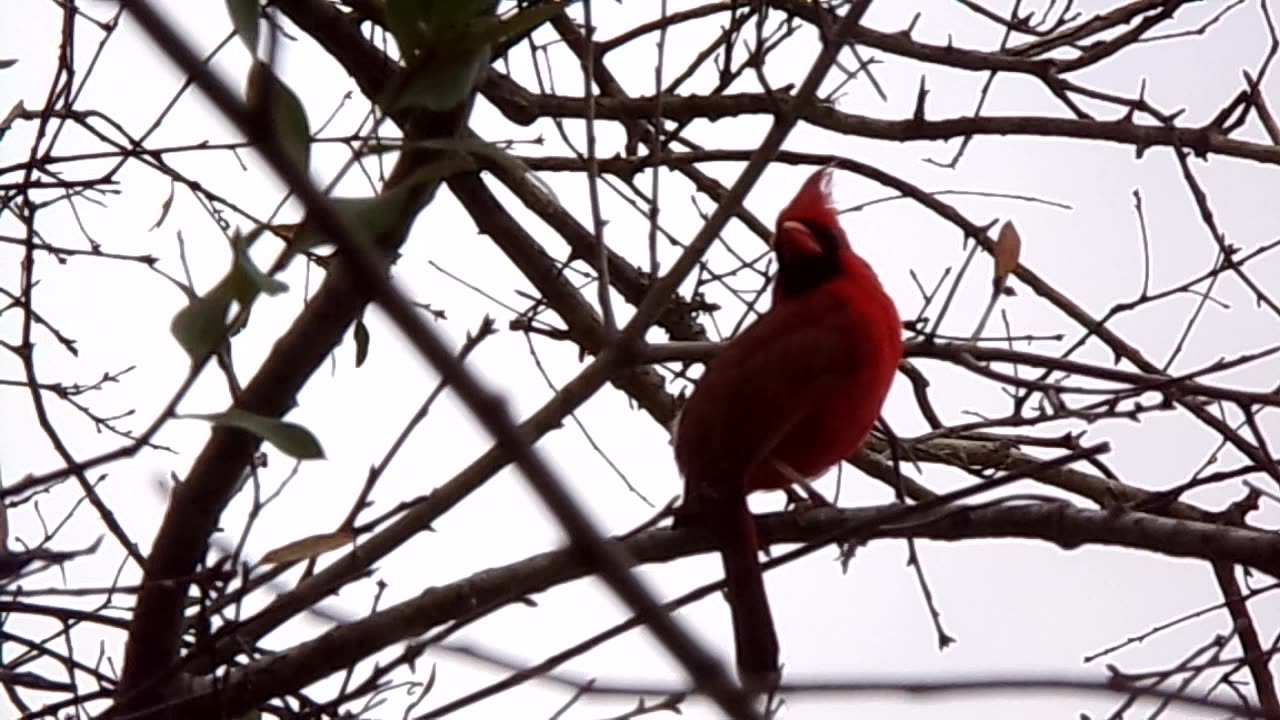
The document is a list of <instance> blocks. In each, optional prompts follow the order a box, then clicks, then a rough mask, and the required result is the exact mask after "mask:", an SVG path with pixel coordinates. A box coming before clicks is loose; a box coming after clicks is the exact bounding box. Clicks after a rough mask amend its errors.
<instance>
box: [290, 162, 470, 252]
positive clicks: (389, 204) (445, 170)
mask: <svg viewBox="0 0 1280 720" xmlns="http://www.w3.org/2000/svg"><path fill="white" fill-rule="evenodd" d="M474 169H475V163H474V162H472V161H471V160H470V158H467V157H466V156H460V155H459V156H452V157H445V158H441V159H440V160H437V161H435V162H433V163H430V164H428V165H425V166H423V167H421V168H418V170H416V171H415V172H414V174H413V175H411V176H410V177H409V179H407V180H405V181H404V182H402V183H400V184H399V185H397V186H396V187H394V188H392V189H390V190H385V191H383V192H381V193H379V194H377V195H373V196H370V197H359V198H331V199H330V202H331V203H333V209H334V210H335V211H337V213H338V215H340V216H341V217H342V218H343V219H345V220H346V221H347V224H348V225H349V226H350V227H351V228H352V229H353V230H355V231H356V232H358V233H360V235H361V236H362V237H364V238H366V239H371V238H376V237H378V236H379V235H382V234H383V233H385V232H387V231H389V230H390V229H391V228H392V227H394V226H395V224H396V223H397V222H402V221H403V220H404V217H403V215H404V209H405V208H404V204H405V202H406V201H407V200H408V198H409V197H410V193H411V192H415V191H416V189H417V188H420V187H422V186H423V185H425V184H428V183H432V182H439V181H440V180H443V179H444V178H446V177H449V176H450V175H453V174H454V173H458V172H466V171H468V170H474ZM331 242H333V238H332V235H330V234H329V233H327V232H325V231H324V229H323V228H320V227H318V226H317V223H314V222H306V223H304V224H303V226H302V227H301V228H299V229H298V231H297V233H295V234H294V236H293V239H292V243H291V245H290V247H291V248H292V249H294V250H295V251H302V250H307V249H310V248H314V247H316V246H317V245H321V244H323V243H331Z"/></svg>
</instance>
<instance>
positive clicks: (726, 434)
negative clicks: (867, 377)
mask: <svg viewBox="0 0 1280 720" xmlns="http://www.w3.org/2000/svg"><path fill="white" fill-rule="evenodd" d="M860 334H861V333H859V332H858V328H857V319H856V318H853V317H850V316H849V315H848V314H847V313H819V314H817V315H813V314H809V315H808V316H805V315H803V314H800V313H797V312H789V311H788V310H787V309H785V308H775V309H774V310H772V311H770V312H769V313H767V314H765V315H764V316H763V317H761V318H760V320H758V321H757V322H756V323H754V324H753V325H752V326H751V327H749V328H748V329H747V330H746V331H744V332H743V333H742V334H741V335H739V336H738V337H737V338H735V339H734V340H733V342H731V343H729V344H728V345H726V347H725V348H724V350H723V351H722V352H721V354H720V355H719V356H717V357H716V358H715V360H713V361H712V363H711V364H709V365H708V367H707V371H706V372H705V373H704V374H703V376H702V379H701V380H700V381H699V383H698V387H697V389H696V391H695V392H694V394H693V396H692V397H690V398H689V402H688V403H686V405H685V407H684V410H683V411H682V415H681V418H680V427H679V430H678V432H677V436H676V442H675V444H676V461H677V463H678V464H679V465H680V469H681V471H682V472H683V473H684V475H685V478H686V486H687V488H689V489H690V490H696V491H699V492H706V491H715V490H723V491H725V492H730V491H732V492H737V493H741V492H742V483H743V482H745V478H746V477H747V474H748V473H749V472H750V471H751V469H752V468H753V467H754V466H755V464H756V463H758V462H760V461H761V460H762V459H764V458H765V457H767V456H768V455H769V453H770V452H771V451H772V450H773V448H774V447H775V446H776V445H777V444H778V443H779V442H780V441H781V440H782V438H783V437H785V436H786V434H787V432H788V430H790V429H791V428H792V427H794V426H795V424H796V423H798V422H800V421H801V420H802V419H803V418H804V417H805V416H806V415H807V414H808V413H809V412H810V411H811V410H812V409H813V408H814V407H816V406H817V405H819V404H820V403H821V402H822V401H823V400H825V399H827V398H828V397H830V395H831V393H833V392H835V391H836V390H837V388H839V387H840V386H841V384H842V383H844V382H846V381H847V380H848V377H849V375H850V374H853V373H856V372H857V371H858V369H859V367H860V366H861V364H862V360H861V355H862V354H861V353H859V352H858V347H857V342H858V338H859V336H860Z"/></svg>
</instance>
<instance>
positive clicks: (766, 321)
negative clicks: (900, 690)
mask: <svg viewBox="0 0 1280 720" xmlns="http://www.w3.org/2000/svg"><path fill="white" fill-rule="evenodd" d="M829 188H830V173H829V171H828V170H827V169H825V168H824V169H822V170H819V171H818V172H816V173H814V174H813V175H812V176H810V177H809V179H808V180H806V181H805V183H804V186H803V187H801V188H800V192H799V193H797V194H796V197H795V199H793V200H792V201H791V204H789V205H787V207H786V208H784V209H783V210H782V212H781V213H780V214H779V215H778V224H777V227H776V228H775V230H774V235H773V240H772V244H773V249H774V252H776V253H777V255H778V273H777V276H776V277H775V278H774V285H773V306H772V307H771V308H770V309H769V311H768V312H766V313H764V314H763V315H762V316H761V317H760V318H759V319H758V320H756V321H755V322H754V323H753V324H752V325H751V326H750V327H748V328H747V329H746V330H744V331H743V332H742V333H741V334H739V335H738V336H737V337H735V338H734V339H732V340H730V341H729V342H728V343H726V344H725V346H724V347H723V348H722V349H721V351H720V353H719V354H718V355H717V356H716V357H715V359H714V360H712V361H711V363H710V364H708V366H707V368H706V372H704V373H703V375H702V379H701V380H699V381H698V385H697V387H696V388H695V389H694V391H693V395H692V396H690V397H689V400H688V402H686V403H685V406H684V409H683V410H682V411H681V414H680V418H679V421H678V426H677V428H676V431H675V439H674V444H675V451H676V463H677V464H678V465H679V467H680V471H681V473H682V474H683V475H684V478H685V486H684V487H685V490H684V506H683V507H682V508H681V509H680V511H679V517H680V522H681V524H685V523H692V524H695V525H698V526H701V527H703V528H705V529H706V530H708V531H709V532H710V533H711V534H712V535H714V537H715V540H716V543H717V545H718V546H719V548H720V555H721V558H722V560H723V562H724V572H725V578H726V582H727V585H728V600H729V608H730V611H731V612H732V615H733V635H734V641H735V643H736V645H737V661H738V674H739V676H740V677H741V678H742V681H743V683H744V684H745V685H747V686H748V687H752V688H756V689H767V688H771V687H773V686H776V685H777V682H778V680H779V671H778V638H777V634H776V632H775V631H774V628H773V617H772V615H771V614H770V612H769V601H768V598H767V597H766V596H765V591H764V579H763V578H762V577H761V574H760V566H759V564H758V563H757V561H756V553H757V551H758V549H759V546H758V542H757V540H756V530H755V520H754V518H753V517H752V515H751V511H750V510H749V509H748V507H747V494H748V493H751V492H753V491H755V490H776V489H782V488H786V487H787V486H789V485H791V484H792V483H794V482H796V480H798V479H804V478H811V477H813V476H815V475H819V474H821V473H823V472H825V471H826V470H827V469H829V468H831V467H832V466H833V465H835V464H836V463H838V462H840V460H841V459H843V458H845V457H847V456H849V455H850V454H851V453H853V452H854V451H855V450H857V449H858V447H859V446H860V445H861V444H862V441H863V440H864V439H866V436H867V433H868V432H870V430H871V426H872V425H873V424H874V423H875V421H876V418H877V417H878V416H879V414H880V407H881V405H883V403H884V399H885V396H886V395H887V394H888V392H889V385H890V384H891V383H892V382H893V375H894V371H895V370H896V369H897V367H898V361H899V360H901V358H902V336H901V323H900V321H899V319H898V311H897V309H896V308H895V307H894V305H893V301H892V300H890V299H889V296H888V295H886V294H885V292H884V289H883V288H882V287H881V286H880V281H879V280H878V279H877V278H876V274H875V272H874V271H872V269H871V266H869V265H867V263H866V261H865V260H863V259H862V258H860V257H858V256H857V255H856V254H854V252H853V250H852V249H851V248H850V247H849V240H848V238H847V237H845V234H844V231H843V230H842V229H841V228H840V223H839V222H838V221H837V219H836V214H835V210H834V209H833V208H832V205H831V195H830V189H829Z"/></svg>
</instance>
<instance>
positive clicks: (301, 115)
mask: <svg viewBox="0 0 1280 720" xmlns="http://www.w3.org/2000/svg"><path fill="white" fill-rule="evenodd" d="M244 94H245V103H246V104H247V105H248V106H249V110H250V111H251V112H253V113H254V114H256V115H258V117H259V118H261V119H262V120H261V121H262V122H267V123H269V124H270V126H271V127H273V128H275V131H276V133H277V137H278V138H279V140H280V144H281V145H282V146H283V148H284V150H285V152H286V153H288V154H289V156H290V157H292V158H293V160H294V162H296V163H298V167H300V168H302V169H303V170H306V169H307V168H308V167H309V164H308V163H309V161H310V159H311V124H310V123H309V122H308V121H307V111H306V110H305V109H304V108H303V107H302V101H300V100H299V99H298V96H297V95H294V94H293V91H292V90H290V89H289V86H288V85H285V84H284V83H283V82H281V81H280V78H278V77H276V74H275V73H274V72H272V71H271V68H270V67H268V66H267V65H266V64H264V63H261V62H258V61H257V60H255V61H254V63H253V65H252V66H251V67H250V68H249V78H248V80H247V82H246V83H245V91H244Z"/></svg>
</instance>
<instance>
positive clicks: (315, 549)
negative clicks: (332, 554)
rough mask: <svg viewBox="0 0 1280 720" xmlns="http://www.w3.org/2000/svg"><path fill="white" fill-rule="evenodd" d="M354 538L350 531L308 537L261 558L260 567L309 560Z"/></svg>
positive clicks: (282, 546)
mask: <svg viewBox="0 0 1280 720" xmlns="http://www.w3.org/2000/svg"><path fill="white" fill-rule="evenodd" d="M354 538H355V536H354V535H352V533H351V531H350V530H339V531H337V532H331V533H321V534H319V535H310V536H308V537H304V538H302V539H301V540H294V541H293V542H291V543H285V544H284V545H281V546H280V547H278V548H276V549H275V550H272V551H271V552H269V553H267V554H266V555H263V556H262V562H261V563H260V564H262V565H280V564H283V563H291V562H297V561H298V560H310V559H311V558H313V557H317V556H320V555H323V554H325V553H327V552H329V551H330V550H337V549H338V548H340V547H342V546H343V545H346V544H347V543H349V542H351V541H352V540H353V539H354Z"/></svg>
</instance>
